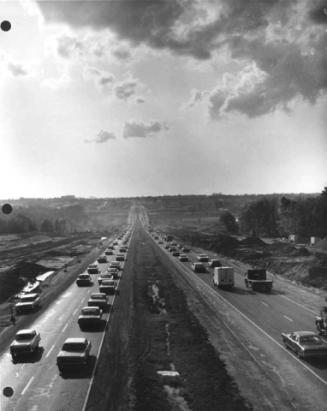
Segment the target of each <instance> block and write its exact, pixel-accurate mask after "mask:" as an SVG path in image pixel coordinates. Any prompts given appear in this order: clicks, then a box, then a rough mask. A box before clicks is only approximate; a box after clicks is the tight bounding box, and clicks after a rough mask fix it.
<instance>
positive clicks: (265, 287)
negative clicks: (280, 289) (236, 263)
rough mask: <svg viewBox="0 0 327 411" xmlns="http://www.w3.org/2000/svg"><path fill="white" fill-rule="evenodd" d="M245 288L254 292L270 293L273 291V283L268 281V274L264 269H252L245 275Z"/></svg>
mask: <svg viewBox="0 0 327 411" xmlns="http://www.w3.org/2000/svg"><path fill="white" fill-rule="evenodd" d="M244 282H245V287H247V288H252V290H253V291H263V292H266V293H269V292H270V291H271V289H272V285H273V281H272V280H268V279H267V272H266V270H265V269H263V268H251V269H250V270H247V272H246V273H245V274H244Z"/></svg>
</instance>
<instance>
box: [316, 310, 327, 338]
mask: <svg viewBox="0 0 327 411" xmlns="http://www.w3.org/2000/svg"><path fill="white" fill-rule="evenodd" d="M316 327H317V331H318V333H319V334H322V335H325V336H327V307H322V308H321V310H320V315H317V316H316Z"/></svg>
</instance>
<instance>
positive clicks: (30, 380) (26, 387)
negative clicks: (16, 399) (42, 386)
mask: <svg viewBox="0 0 327 411" xmlns="http://www.w3.org/2000/svg"><path fill="white" fill-rule="evenodd" d="M33 380H34V377H31V378H30V379H29V381H28V383H27V384H26V385H25V388H24V389H23V391H22V394H21V395H24V394H25V392H26V391H27V390H28V387H29V386H30V385H31V384H32V381H33Z"/></svg>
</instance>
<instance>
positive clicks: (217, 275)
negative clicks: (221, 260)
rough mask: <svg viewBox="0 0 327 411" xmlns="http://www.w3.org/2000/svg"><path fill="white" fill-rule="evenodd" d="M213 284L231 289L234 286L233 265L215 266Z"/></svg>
mask: <svg viewBox="0 0 327 411" xmlns="http://www.w3.org/2000/svg"><path fill="white" fill-rule="evenodd" d="M213 285H214V287H220V288H226V289H228V290H231V289H232V288H233V287H234V269H233V268H232V267H215V269H214V271H213Z"/></svg>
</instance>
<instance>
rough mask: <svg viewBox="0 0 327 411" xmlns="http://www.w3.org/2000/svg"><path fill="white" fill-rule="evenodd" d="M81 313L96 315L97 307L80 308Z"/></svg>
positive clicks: (97, 312)
mask: <svg viewBox="0 0 327 411" xmlns="http://www.w3.org/2000/svg"><path fill="white" fill-rule="evenodd" d="M82 314H83V315H96V314H99V310H98V309H97V308H91V307H90V308H83V310H82Z"/></svg>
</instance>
